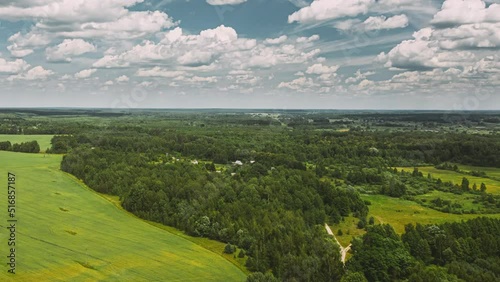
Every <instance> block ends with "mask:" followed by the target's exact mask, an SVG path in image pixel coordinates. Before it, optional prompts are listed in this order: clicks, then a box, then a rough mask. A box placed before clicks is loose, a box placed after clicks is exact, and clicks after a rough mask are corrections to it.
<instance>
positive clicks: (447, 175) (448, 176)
mask: <svg viewBox="0 0 500 282" xmlns="http://www.w3.org/2000/svg"><path fill="white" fill-rule="evenodd" d="M468 168H471V167H468ZM475 168H477V169H482V171H484V172H486V175H491V176H494V175H498V172H499V171H500V169H495V168H479V167H475ZM397 169H398V171H401V170H404V171H406V172H412V171H413V167H411V168H410V167H397ZM418 171H420V172H422V174H423V175H424V177H427V174H428V173H430V174H431V176H432V178H434V179H438V178H441V180H442V181H443V182H448V181H451V182H453V184H458V185H460V184H461V183H462V178H464V177H466V178H467V179H468V180H469V183H470V187H471V188H472V185H474V183H476V185H477V188H478V189H479V187H480V186H481V183H484V184H486V192H487V193H491V194H496V195H498V194H500V181H497V180H493V179H490V178H484V177H477V176H472V175H467V174H462V173H459V172H455V171H451V170H442V169H437V168H435V167H432V166H424V167H418ZM488 171H489V173H488ZM495 172H496V173H495Z"/></svg>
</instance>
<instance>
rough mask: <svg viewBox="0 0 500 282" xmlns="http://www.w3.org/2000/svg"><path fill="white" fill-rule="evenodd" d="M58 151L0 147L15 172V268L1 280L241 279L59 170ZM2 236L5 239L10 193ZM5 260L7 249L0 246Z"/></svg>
mask: <svg viewBox="0 0 500 282" xmlns="http://www.w3.org/2000/svg"><path fill="white" fill-rule="evenodd" d="M60 161H61V156H60V155H46V156H45V157H44V155H42V154H23V153H13V152H0V174H1V175H2V177H1V178H0V179H1V181H2V182H3V183H4V184H2V185H4V186H5V185H7V179H6V176H7V172H12V173H14V174H16V177H17V181H16V189H17V195H16V196H17V213H16V216H17V219H18V223H17V235H16V258H17V263H18V264H17V266H16V275H15V276H11V275H10V274H8V273H7V265H6V264H5V263H4V262H2V267H1V269H0V271H1V273H0V281H9V279H12V280H14V278H15V281H98V280H106V281H244V280H245V274H244V273H243V272H242V271H241V270H240V269H238V268H237V267H236V266H235V265H233V264H231V263H230V262H229V261H227V260H226V259H224V258H223V257H222V256H221V255H219V254H216V253H214V252H211V251H209V250H207V249H205V248H203V247H201V246H199V245H197V244H195V243H193V242H191V241H188V240H186V239H185V238H182V237H180V236H177V235H174V234H172V233H169V232H167V231H165V230H162V229H160V228H157V227H155V226H153V225H151V224H148V223H147V222H144V221H142V220H140V219H138V218H136V217H134V216H133V215H131V214H129V213H126V212H124V211H123V210H121V209H120V208H117V207H116V206H115V205H114V204H113V203H111V202H110V201H108V200H107V199H105V198H104V197H102V196H100V195H98V194H97V193H95V192H93V191H92V190H90V189H89V188H87V187H86V186H84V185H83V184H82V183H81V182H79V181H78V180H76V179H74V178H73V177H71V176H70V175H68V174H66V173H64V172H62V171H60V170H59V164H60ZM6 190H7V189H3V190H2V193H1V197H2V198H1V199H4V200H0V211H2V213H3V215H2V216H1V217H0V218H2V221H1V222H0V228H2V229H1V230H2V231H1V232H0V243H1V244H5V245H6V244H7V237H8V234H7V232H6V228H5V227H6V220H5V219H6V217H7V212H6V210H7V207H6V205H7V203H6V202H7V195H6ZM0 252H1V254H0V255H1V257H3V258H4V259H3V260H4V261H5V260H6V256H7V255H8V253H7V248H2V249H0Z"/></svg>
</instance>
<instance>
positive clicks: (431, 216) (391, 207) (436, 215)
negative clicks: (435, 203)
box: [361, 195, 500, 233]
mask: <svg viewBox="0 0 500 282" xmlns="http://www.w3.org/2000/svg"><path fill="white" fill-rule="evenodd" d="M361 198H362V199H363V200H368V201H370V202H371V205H370V206H369V207H368V208H369V209H370V213H369V215H368V217H370V216H373V217H374V218H375V223H389V224H391V225H392V226H393V227H394V229H395V230H396V231H397V232H398V233H403V232H404V226H405V225H406V224H408V223H414V224H415V223H417V222H418V223H421V224H439V223H444V222H449V221H460V220H467V219H471V218H475V217H479V216H488V217H494V218H500V214H495V215H475V214H463V215H458V214H449V213H443V212H439V211H436V210H433V209H431V208H426V207H422V206H421V205H419V204H417V203H415V202H413V201H406V200H401V199H398V198H391V197H388V196H383V195H361Z"/></svg>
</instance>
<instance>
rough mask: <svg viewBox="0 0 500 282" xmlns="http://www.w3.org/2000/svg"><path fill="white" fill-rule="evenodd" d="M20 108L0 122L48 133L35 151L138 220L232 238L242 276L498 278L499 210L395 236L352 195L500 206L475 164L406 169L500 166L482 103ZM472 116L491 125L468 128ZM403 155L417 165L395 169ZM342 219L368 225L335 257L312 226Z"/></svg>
mask: <svg viewBox="0 0 500 282" xmlns="http://www.w3.org/2000/svg"><path fill="white" fill-rule="evenodd" d="M28 114H29V117H26V116H23V115H15V114H13V113H11V112H9V113H5V116H4V118H3V120H4V121H5V122H4V123H2V125H1V126H0V131H1V132H2V133H8V134H20V133H24V134H43V133H49V134H55V135H56V136H54V138H53V139H52V147H51V148H50V150H48V151H47V152H48V153H57V154H60V153H62V154H65V156H64V157H63V161H62V163H61V169H62V170H64V171H66V172H68V173H71V174H73V175H75V176H76V177H78V178H79V179H81V180H83V181H84V182H85V183H86V184H87V185H88V186H89V187H90V188H92V189H94V190H96V191H98V192H101V193H106V194H112V195H118V196H119V197H120V201H121V203H122V206H123V207H124V208H125V209H126V210H128V211H130V212H132V213H134V214H136V215H137V216H139V217H141V218H144V219H147V220H151V221H155V222H159V223H162V224H165V225H169V226H173V227H176V228H178V229H181V230H183V231H185V232H186V233H188V234H190V235H193V236H201V237H208V238H212V239H216V240H219V241H221V242H224V243H228V247H227V248H226V249H227V252H232V251H234V248H232V247H231V246H237V247H238V248H239V250H240V251H239V252H238V253H235V254H234V255H235V256H239V257H246V258H247V260H246V267H247V268H248V269H249V270H250V271H252V272H254V273H253V274H252V275H250V276H249V278H248V281H275V279H277V280H280V281H366V279H367V280H368V281H397V280H400V281H405V280H407V281H498V279H500V269H499V268H498V265H500V264H499V263H500V261H499V258H500V237H499V236H498V234H499V231H500V221H499V220H496V219H488V218H479V219H475V220H471V221H468V222H462V223H450V224H442V225H429V226H423V225H420V224H417V225H416V226H413V225H408V226H406V231H405V233H404V234H402V236H399V235H398V234H396V232H395V231H394V230H393V229H392V227H391V226H390V225H373V222H372V221H371V220H370V223H368V220H367V215H368V211H369V207H370V203H369V202H367V201H363V200H362V199H361V197H360V194H361V193H366V194H383V195H387V196H390V197H394V198H401V199H406V200H411V201H415V202H417V203H419V204H421V205H422V206H425V207H430V208H433V209H436V210H439V211H442V212H445V213H455V214H471V213H482V214H496V213H499V212H500V196H499V195H498V194H494V193H491V192H490V191H489V190H490V189H488V187H487V185H485V184H484V183H482V184H479V183H478V184H477V185H473V184H472V183H469V180H468V178H467V177H469V178H470V177H472V176H473V175H478V174H481V173H480V172H475V173H476V174H473V173H471V174H470V176H469V175H468V174H465V172H464V177H463V180H462V182H461V183H458V184H457V183H451V182H447V181H443V180H442V179H440V178H437V177H433V176H432V175H430V174H428V175H425V174H423V173H422V172H420V171H419V170H418V166H424V165H426V166H436V167H437V168H439V169H443V170H454V168H453V165H450V164H456V163H458V164H463V165H474V166H478V167H496V168H499V167H500V135H499V134H498V133H497V129H498V128H497V127H496V126H497V123H498V118H497V116H494V115H491V114H489V113H487V114H484V113H483V114H477V115H472V117H471V116H470V115H467V116H465V117H464V116H463V115H462V116H454V115H453V117H459V118H460V119H452V118H450V115H449V114H441V115H439V114H435V113H433V114H429V113H413V114H408V113H406V114H398V113H390V114H375V113H372V114H360V113H329V112H319V113H309V112H293V111H291V112H278V113H270V114H265V113H261V112H258V113H240V112H222V113H218V112H202V113H198V112H187V113H178V112H173V113H158V112H154V111H153V112H141V113H113V114H111V113H110V115H106V114H105V113H100V112H99V113H94V114H92V113H86V114H83V113H78V115H77V116H68V117H64V118H62V117H61V118H54V117H52V116H50V117H45V116H43V115H41V116H38V114H40V113H39V112H37V113H28ZM62 114H64V113H61V115H62ZM479 127H480V128H488V130H489V131H488V132H482V133H473V132H471V130H476V129H477V128H479ZM424 129H425V130H424ZM9 144H10V143H9ZM13 147H14V146H8V144H4V143H0V149H4V148H5V150H12V149H14V148H13ZM38 151H39V148H38ZM402 166H406V167H408V166H411V167H416V168H415V169H414V170H413V171H412V172H403V171H400V170H398V169H396V168H395V167H402ZM483 176H484V177H486V175H483ZM483 186H484V187H483ZM432 191H438V192H440V193H450V194H453V195H458V196H464V197H467V199H470V201H473V202H474V208H469V207H466V206H464V205H463V204H461V203H459V202H454V201H451V200H448V199H445V198H439V197H437V198H434V199H432V200H430V201H427V200H425V201H424V200H422V199H420V198H419V196H421V195H426V194H427V193H430V192H432ZM349 216H353V217H356V218H358V220H359V224H358V226H359V228H365V229H366V233H365V234H364V235H363V236H362V237H359V238H355V239H354V240H353V242H352V258H351V259H349V260H348V262H347V264H346V265H345V267H344V266H343V265H342V263H341V261H340V253H339V247H338V245H337V244H336V243H335V241H333V240H332V239H331V237H328V235H327V234H326V232H325V229H324V227H323V225H324V223H325V222H328V223H330V224H335V223H340V222H342V221H343V220H345V218H346V217H349ZM477 277H480V278H481V279H480V280H475V278H477Z"/></svg>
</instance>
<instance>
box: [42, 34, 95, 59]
mask: <svg viewBox="0 0 500 282" xmlns="http://www.w3.org/2000/svg"><path fill="white" fill-rule="evenodd" d="M95 50H96V47H95V46H94V45H92V44H91V43H89V42H86V41H84V40H82V39H65V40H64V41H63V42H62V43H61V44H59V45H57V46H54V47H49V48H47V50H46V51H45V55H46V57H47V61H51V62H71V57H72V56H79V55H82V54H85V53H89V52H94V51H95Z"/></svg>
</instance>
